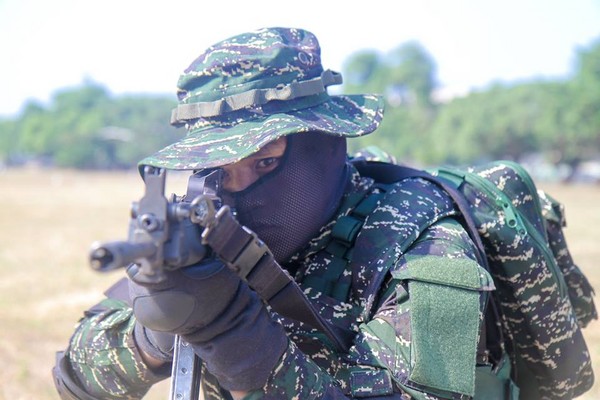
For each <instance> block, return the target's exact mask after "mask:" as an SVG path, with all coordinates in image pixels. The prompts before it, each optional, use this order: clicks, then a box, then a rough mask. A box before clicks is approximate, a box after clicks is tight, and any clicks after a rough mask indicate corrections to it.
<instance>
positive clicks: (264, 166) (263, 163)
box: [256, 157, 281, 172]
mask: <svg viewBox="0 0 600 400" xmlns="http://www.w3.org/2000/svg"><path fill="white" fill-rule="evenodd" d="M280 159H281V157H266V158H261V159H260V160H258V161H257V162H256V169H258V170H260V171H265V172H269V171H272V170H274V169H275V168H276V167H277V166H278V165H279V161H280Z"/></svg>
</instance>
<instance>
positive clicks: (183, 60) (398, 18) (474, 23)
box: [0, 0, 600, 117]
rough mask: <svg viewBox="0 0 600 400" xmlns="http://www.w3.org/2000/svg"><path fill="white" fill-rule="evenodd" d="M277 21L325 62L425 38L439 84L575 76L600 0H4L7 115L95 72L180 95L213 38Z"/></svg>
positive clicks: (474, 85) (97, 76)
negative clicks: (314, 42)
mask: <svg viewBox="0 0 600 400" xmlns="http://www.w3.org/2000/svg"><path fill="white" fill-rule="evenodd" d="M267 26H286V27H296V28H304V29H307V30H309V31H312V32H313V33H314V34H315V35H316V36H317V38H318V39H319V42H320V44H321V49H322V50H321V51H322V60H323V66H324V67H325V68H329V69H333V70H337V71H340V70H341V68H342V66H343V63H344V61H345V60H346V59H347V58H348V57H349V56H350V55H351V54H352V53H355V52H357V51H359V50H365V49H374V50H377V51H380V52H381V53H382V54H385V53H386V52H388V51H390V50H391V49H393V48H395V47H397V46H399V45H401V44H402V43H405V42H407V41H411V40H417V41H419V42H420V43H421V44H422V45H423V46H424V47H425V49H426V50H427V51H428V52H429V53H430V54H431V56H432V57H433V58H434V60H435V62H436V64H437V80H438V83H439V85H440V89H441V90H442V91H443V92H444V93H447V94H464V93H467V92H468V91H470V90H474V89H480V88H485V87H486V86H488V85H490V84H491V83H493V82H505V83H511V82H519V81H525V80H531V79H537V78H548V79H555V78H566V77H568V76H569V75H570V74H572V73H573V71H574V61H575V59H576V54H577V51H578V49H581V48H585V47H586V46H589V45H590V44H591V43H592V42H593V41H594V40H597V39H600V1H598V0H569V1H564V0H503V1H488V0H415V1H405V0H388V1H381V0H370V1H354V0H346V1H334V0H329V1H328V0H318V1H317V0H303V1H299V2H291V1H285V0H279V1H274V0H267V1H256V0H255V1H237V0H230V1H227V2H226V1H210V2H209V1H207V0H195V1H194V0H169V1H159V0H154V1H152V0H102V1H97V0H52V1H49V0H0V117H13V116H16V115H18V113H19V111H20V110H21V109H22V107H23V105H24V104H25V103H26V102H27V101H29V100H37V101H40V102H42V103H43V104H48V102H49V101H50V100H51V98H52V96H53V94H54V93H56V91H58V90H61V89H64V88H67V87H73V86H78V85H81V84H82V83H83V82H85V81H90V80H91V81H93V82H96V83H99V84H102V85H104V86H106V87H107V88H108V89H109V90H110V91H111V93H113V94H115V95H119V94H123V93H164V94H173V98H175V97H174V93H175V87H176V83H177V79H178V77H179V74H180V72H181V71H183V69H185V68H186V67H187V66H188V65H189V64H190V63H191V61H193V59H194V58H196V57H197V56H198V55H199V54H200V53H201V52H202V51H203V50H205V49H206V48H207V47H209V46H210V45H212V44H214V43H216V42H218V41H220V40H222V39H225V38H228V37H231V36H233V35H236V34H239V33H242V32H246V31H251V30H255V29H258V28H262V27H267Z"/></svg>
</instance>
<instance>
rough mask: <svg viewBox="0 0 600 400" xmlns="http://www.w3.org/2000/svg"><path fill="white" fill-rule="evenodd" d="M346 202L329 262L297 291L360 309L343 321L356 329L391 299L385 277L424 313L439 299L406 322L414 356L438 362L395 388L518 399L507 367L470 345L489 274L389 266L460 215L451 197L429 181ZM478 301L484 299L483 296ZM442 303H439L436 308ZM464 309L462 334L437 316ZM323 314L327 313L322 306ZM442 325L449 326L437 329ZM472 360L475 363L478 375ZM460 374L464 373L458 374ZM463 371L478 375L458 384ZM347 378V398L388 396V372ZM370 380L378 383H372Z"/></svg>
mask: <svg viewBox="0 0 600 400" xmlns="http://www.w3.org/2000/svg"><path fill="white" fill-rule="evenodd" d="M345 201H346V203H345V204H344V205H343V206H345V207H349V208H350V212H349V213H348V214H346V215H344V216H342V217H340V218H339V219H338V220H337V221H336V223H335V225H334V226H333V228H332V231H331V235H330V238H329V243H327V244H326V245H325V246H324V250H323V251H324V252H325V253H326V254H327V256H328V257H329V259H328V262H327V263H326V265H324V266H323V268H322V269H321V270H319V271H312V273H311V274H310V275H307V276H306V277H304V278H303V279H301V280H300V282H299V283H300V285H301V287H302V288H303V289H305V290H309V292H310V291H315V292H320V293H322V294H323V295H324V296H325V298H326V299H329V300H328V304H327V305H328V306H330V305H331V301H337V302H339V303H340V304H343V303H346V302H348V301H351V302H353V303H354V304H357V303H358V305H359V306H358V307H356V309H355V310H354V312H353V313H349V315H347V318H348V319H353V318H354V319H356V323H357V324H361V323H365V322H367V321H369V320H370V319H371V317H372V314H373V313H374V312H375V310H376V309H377V305H378V303H380V302H381V301H383V300H385V298H386V297H387V296H388V295H389V294H391V290H393V287H391V288H388V289H387V290H386V283H387V282H388V281H389V280H390V279H400V280H402V281H404V282H406V284H407V286H408V287H409V292H410V293H411V294H410V301H411V304H412V305H413V306H414V307H416V308H418V307H421V308H427V307H428V304H429V303H430V302H431V301H432V298H435V299H436V300H438V303H437V306H436V307H435V309H433V310H430V311H431V312H429V313H428V314H429V316H425V315H424V313H416V314H415V315H413V316H412V317H411V318H412V325H413V326H412V327H411V329H412V330H413V333H414V334H413V337H414V338H415V340H414V343H413V344H412V345H414V348H415V351H416V352H417V351H418V352H419V353H425V354H439V356H436V357H424V358H422V359H421V360H420V361H419V362H417V363H416V364H415V365H413V371H412V373H410V374H408V376H409V379H408V380H407V381H404V382H396V383H397V384H399V385H400V386H401V387H402V389H403V390H405V391H406V392H408V393H412V395H413V396H415V397H416V398H419V397H420V396H422V394H419V392H426V393H432V394H437V395H439V396H441V397H447V398H465V399H466V398H471V397H472V396H475V395H476V396H477V398H485V399H495V398H498V399H505V398H517V396H518V394H517V393H518V391H517V389H516V387H515V386H514V384H512V381H510V377H509V375H510V363H509V362H507V360H506V359H502V360H501V363H502V365H495V366H492V365H491V364H489V363H486V362H484V361H482V358H483V356H482V354H483V353H485V349H484V348H483V347H482V346H483V343H484V340H483V341H481V343H482V346H481V348H480V349H476V348H475V346H473V343H477V341H478V339H479V336H480V334H481V331H480V330H481V325H480V324H479V322H480V318H481V312H482V310H481V304H480V301H481V296H480V293H481V292H485V291H489V290H491V289H493V283H492V279H491V276H489V275H488V274H487V273H486V272H485V270H483V269H482V268H480V267H479V266H478V265H477V263H475V262H473V263H472V265H470V266H468V267H466V266H465V265H463V264H461V265H457V267H456V268H452V267H449V266H448V265H446V266H445V268H440V266H439V265H435V263H429V264H428V263H427V262H423V263H420V264H419V265H417V264H413V267H414V268H411V270H410V271H397V270H395V268H394V267H395V265H396V263H397V261H398V260H399V259H400V257H402V255H403V254H404V253H405V252H406V251H407V250H408V249H409V248H410V246H411V245H412V244H413V243H414V242H415V241H416V240H417V239H418V238H419V236H420V235H421V234H422V233H423V232H424V231H425V230H427V229H428V228H429V227H430V226H432V225H434V224H436V223H437V222H439V221H441V220H443V219H444V218H448V217H450V218H455V217H458V213H457V211H456V209H455V206H454V203H453V200H452V199H451V197H450V196H448V195H447V194H446V193H445V192H444V191H443V190H441V189H440V188H439V187H437V186H436V185H434V184H432V183H430V182H425V181H422V180H419V179H406V180H402V181H400V182H397V183H394V184H382V183H377V184H375V186H374V187H373V189H372V190H371V191H370V192H369V193H367V194H362V195H356V196H354V197H349V198H347V199H346V200H345ZM327 256H325V257H327ZM425 261H426V260H425ZM438 261H439V260H438ZM484 297H485V298H487V294H486V295H485V296H484ZM441 298H443V299H444V301H441V302H440V301H439V300H440V299H441ZM466 304H467V305H468V306H466ZM317 307H319V305H318V301H317ZM465 307H466V308H468V309H469V310H470V311H468V312H466V313H470V314H468V315H465V316H464V318H465V321H468V323H467V324H463V326H460V327H459V328H460V329H455V328H456V327H455V325H456V321H451V320H448V319H444V318H443V317H444V314H447V313H451V312H453V310H456V309H460V308H465ZM322 312H323V313H324V314H326V313H327V312H328V310H327V309H326V307H323V309H322ZM433 314H435V315H434V316H433V317H431V315H433ZM428 318H436V319H435V323H436V325H438V327H439V332H444V331H453V332H457V335H456V337H459V338H460V339H459V340H458V342H460V343H459V344H458V345H456V343H457V341H455V345H454V346H452V348H449V346H448V340H447V339H448V338H442V337H439V335H437V331H431V330H428V329H427V328H426V327H427V325H428V324H430V323H431V322H432V319H428ZM346 322H347V321H346ZM334 323H335V322H334ZM441 323H443V324H446V325H447V326H439V324H441ZM461 329H462V330H461ZM477 350H479V352H480V353H481V354H480V355H478V356H476V355H475V353H474V352H476V351H477ZM476 359H477V360H478V361H481V365H480V367H479V368H477V371H475V368H476V367H475V360H476ZM498 364H500V363H498ZM447 368H451V369H453V370H455V371H460V373H455V374H450V375H451V377H450V378H448V374H444V373H439V372H435V371H436V370H437V371H441V370H444V369H447ZM465 369H466V373H465V374H462V371H463V370H465ZM469 370H471V371H472V377H475V375H477V379H476V380H474V379H469V378H466V379H465V378H463V377H464V376H466V377H469V376H470V375H471V374H469V372H468V371H469ZM346 372H347V373H349V375H350V377H349V378H347V379H348V381H349V382H350V384H349V385H348V386H349V390H350V392H349V393H348V394H349V395H352V396H358V395H360V396H361V397H371V396H381V395H384V394H391V393H392V392H393V383H392V380H393V379H391V377H390V373H389V372H388V371H385V370H384V371H382V370H379V371H378V372H374V371H373V369H370V370H369V371H368V374H366V372H365V370H364V368H361V367H357V368H354V369H352V370H351V371H349V372H348V371H346ZM374 374H376V375H377V376H374ZM374 382H378V384H377V385H374ZM382 382H387V383H386V384H385V383H382ZM386 385H387V387H386ZM369 387H372V388H373V389H368V388H369Z"/></svg>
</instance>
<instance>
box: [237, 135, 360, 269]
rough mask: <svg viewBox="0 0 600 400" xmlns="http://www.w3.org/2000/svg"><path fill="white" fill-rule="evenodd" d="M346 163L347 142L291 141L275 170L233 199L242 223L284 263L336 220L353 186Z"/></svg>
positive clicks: (320, 137)
mask: <svg viewBox="0 0 600 400" xmlns="http://www.w3.org/2000/svg"><path fill="white" fill-rule="evenodd" d="M346 161H347V157H346V139H345V138H342V137H335V136H329V135H325V134H321V133H316V132H309V133H298V134H294V135H290V136H288V139H287V147H286V151H285V154H284V156H283V159H282V160H281V164H280V165H279V166H278V167H277V169H276V170H275V171H273V172H272V173H270V174H268V175H266V176H264V177H262V178H261V179H259V180H258V181H256V182H255V183H253V184H252V185H251V186H249V187H248V188H246V189H245V190H243V191H241V192H237V193H232V194H231V197H232V201H233V205H234V207H235V209H236V211H237V218H238V220H239V221H240V223H241V224H243V225H246V226H247V227H248V228H250V229H251V230H253V231H254V232H255V233H256V234H257V235H258V237H259V238H260V239H261V240H263V241H264V242H265V243H266V244H267V245H268V246H269V248H270V249H271V251H272V252H273V255H274V256H275V259H276V260H277V261H279V262H280V263H283V262H285V261H286V260H288V259H289V258H290V257H291V256H292V255H294V254H295V253H296V252H298V251H299V250H301V249H302V248H303V247H304V246H305V245H306V244H307V243H308V241H309V240H310V239H312V238H313V237H314V236H315V235H316V234H317V233H318V231H319V229H320V228H321V227H323V225H325V224H326V223H327V222H329V220H330V219H331V218H332V217H333V215H334V213H335V211H336V209H337V207H338V206H339V204H340V201H341V198H342V196H343V195H344V192H345V189H346V186H347V184H348V181H349V168H348V166H347V165H346Z"/></svg>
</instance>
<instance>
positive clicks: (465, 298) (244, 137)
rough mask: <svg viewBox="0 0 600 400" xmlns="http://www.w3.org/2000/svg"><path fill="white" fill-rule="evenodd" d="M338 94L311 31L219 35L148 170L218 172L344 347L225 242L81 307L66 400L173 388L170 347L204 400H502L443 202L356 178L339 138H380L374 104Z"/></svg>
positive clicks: (468, 258)
mask: <svg viewBox="0 0 600 400" xmlns="http://www.w3.org/2000/svg"><path fill="white" fill-rule="evenodd" d="M339 83H341V76H340V75H339V74H337V73H335V72H332V71H330V70H324V69H323V67H322V65H321V58H320V48H319V44H318V42H317V39H316V38H315V36H314V35H313V34H311V33H310V32H307V31H304V30H301V29H284V28H271V29H262V30H259V31H256V32H251V33H245V34H241V35H238V36H235V37H232V38H230V39H227V40H224V41H222V42H220V43H217V44H215V45H214V46H212V47H210V48H209V49H207V50H206V51H205V52H204V53H203V54H201V55H200V56H199V57H198V58H197V59H196V60H195V61H194V62H193V63H192V64H191V65H190V66H189V67H188V68H187V69H186V70H185V71H184V72H183V74H182V75H181V77H180V79H179V83H178V98H179V106H178V107H177V109H176V110H174V113H173V122H174V123H178V124H185V126H186V128H187V130H188V134H187V136H186V137H185V138H184V139H182V140H181V141H179V142H177V143H174V144H173V145H171V146H169V147H167V148H165V149H163V150H161V151H159V152H158V153H157V154H155V155H153V156H151V157H149V158H147V159H145V160H143V161H142V162H141V164H143V165H151V166H155V167H160V168H167V169H185V170H206V169H217V168H220V169H222V171H223V181H222V187H223V189H224V197H223V198H224V201H225V203H226V204H229V205H230V206H231V207H232V208H235V210H236V213H237V214H236V215H237V219H238V221H239V222H240V223H241V224H242V225H244V226H246V227H247V228H249V229H250V230H251V231H253V232H254V233H256V235H257V236H258V237H259V238H260V239H262V241H264V243H265V244H266V245H267V246H268V248H269V249H270V251H271V253H272V254H273V256H274V258H275V260H276V261H277V262H278V263H279V264H280V265H281V266H282V267H283V268H284V269H285V270H286V271H287V272H288V273H289V274H290V275H291V276H293V278H294V280H295V281H296V282H297V283H298V285H299V286H300V287H301V288H302V289H303V291H304V293H305V294H306V296H307V297H308V298H309V300H310V302H311V304H312V306H313V307H314V308H315V309H316V310H318V312H319V313H320V315H321V316H322V317H323V318H324V319H325V320H327V321H329V322H330V323H331V324H332V325H333V326H334V327H335V330H337V331H340V332H344V335H345V337H348V338H349V343H348V346H347V347H346V348H344V349H343V350H340V349H339V348H338V347H336V346H335V345H334V344H333V343H332V341H331V340H330V339H329V338H328V337H327V336H326V335H324V334H323V333H322V332H321V331H319V330H316V329H314V328H313V327H310V326H308V325H307V324H304V323H302V322H299V321H298V320H295V319H292V318H289V317H287V316H285V315H282V314H280V313H277V312H275V311H274V310H273V309H272V308H271V307H270V306H269V304H266V303H265V302H264V301H262V300H261V299H260V298H259V296H258V295H257V293H256V292H255V291H254V290H252V289H251V288H250V286H249V285H248V283H247V282H246V280H245V279H241V278H240V277H239V276H238V275H237V274H236V273H234V272H233V271H232V270H231V269H230V268H227V267H225V266H224V262H223V261H222V259H223V258H226V255H225V253H227V248H228V246H230V243H225V244H219V246H220V247H221V248H220V249H219V250H218V251H216V252H217V254H218V255H219V258H213V259H210V261H208V260H207V261H202V262H200V263H199V264H196V265H192V266H190V267H187V268H184V269H179V270H176V271H174V272H168V279H167V280H166V281H165V282H164V283H161V284H150V283H143V282H140V281H139V280H137V279H136V276H135V271H133V272H131V271H130V277H131V279H129V281H128V286H129V293H130V299H123V298H118V297H119V296H115V295H111V291H109V292H108V298H107V299H106V300H104V301H102V302H101V303H100V304H98V305H97V306H95V307H93V308H91V309H90V310H88V311H87V312H86V313H85V316H84V317H83V319H82V320H81V321H80V323H79V325H78V327H77V328H76V331H75V333H74V334H73V336H72V338H71V340H70V342H69V345H68V348H67V349H66V351H65V352H64V353H62V354H61V356H60V357H59V359H58V361H57V365H56V367H55V370H54V373H55V381H56V384H57V388H58V390H59V392H60V393H61V396H62V398H65V399H70V398H82V399H122V398H141V397H142V396H143V395H144V394H145V393H146V392H147V390H148V389H149V388H150V387H151V385H152V384H154V383H156V382H157V381H159V380H161V379H165V378H167V377H168V376H169V375H170V371H171V366H170V364H171V362H172V357H173V338H174V336H175V335H181V337H182V338H183V339H185V340H186V341H187V342H189V343H190V344H191V345H192V347H193V348H194V351H195V353H196V354H197V355H199V356H200V358H201V359H202V388H203V395H204V398H205V399H229V398H236V399H238V398H247V399H258V398H269V399H292V398H298V399H333V398H336V399H337V398H389V399H408V398H416V399H438V398H470V397H473V396H474V395H477V397H480V398H486V399H495V398H502V399H505V398H510V395H511V393H512V392H511V390H510V387H511V385H510V383H511V381H510V379H509V377H508V376H509V373H508V368H509V363H505V364H502V363H501V361H500V360H498V359H496V360H494V358H493V357H490V352H489V351H488V349H485V348H484V347H485V346H484V344H483V343H484V340H483V339H482V338H481V337H480V336H481V332H482V326H483V325H484V324H483V323H482V321H483V320H484V318H483V315H484V309H485V303H486V302H485V299H486V298H487V293H489V290H492V289H493V284H492V283H491V278H490V276H489V275H488V273H487V272H486V271H485V270H484V269H483V268H482V267H481V266H480V265H479V264H478V262H477V261H476V260H477V257H476V248H475V246H474V244H473V242H472V241H471V239H470V238H469V236H468V235H467V233H466V231H465V230H464V228H463V227H462V226H461V224H460V223H459V222H458V221H457V213H456V211H455V209H454V207H453V204H452V201H451V199H450V198H448V197H447V195H446V194H445V193H444V192H443V191H442V190H441V189H439V188H438V187H437V186H436V185H434V184H432V183H430V182H428V181H425V180H422V179H418V178H413V179H406V180H403V181H401V182H398V183H393V184H382V183H381V182H377V181H375V180H374V179H373V178H371V177H369V176H365V175H361V173H359V172H358V171H357V169H356V167H355V164H353V163H351V162H350V161H349V158H348V156H347V149H346V139H347V138H351V137H357V136H362V135H366V134H368V133H371V132H372V131H374V130H375V129H376V128H377V126H378V125H379V123H380V121H381V119H382V115H383V109H382V108H383V107H382V106H383V101H382V99H381V98H380V97H378V96H375V95H338V96H333V95H329V94H328V93H327V87H328V86H330V85H334V84H339ZM423 216H426V218H424V217H423ZM421 221H430V223H429V224H427V225H425V226H424V225H423V224H422V223H421ZM417 237H418V238H417ZM407 243H409V244H410V245H409V246H407ZM464 277H469V279H470V280H469V285H468V287H467V289H468V290H465V287H461V282H462V281H461V279H463V278H464ZM473 277H474V280H473V279H472V278H473ZM451 278H452V279H451ZM465 279H466V278H465ZM431 281H433V282H434V283H436V284H433V285H431V284H428V282H431ZM446 282H454V284H447V283H446ZM421 283H422V284H421ZM463 286H464V285H463ZM478 344H479V346H478ZM484 370H485V371H488V372H487V373H485V374H482V373H481V371H484ZM489 371H493V372H489ZM484 375H485V376H484ZM476 377H477V378H476Z"/></svg>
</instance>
